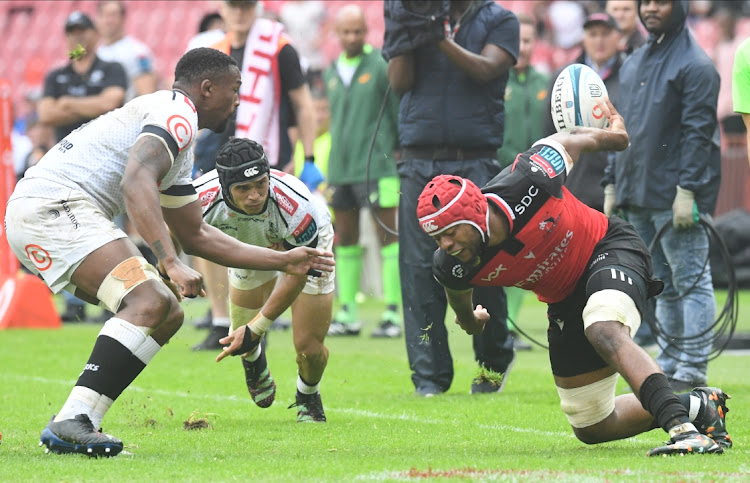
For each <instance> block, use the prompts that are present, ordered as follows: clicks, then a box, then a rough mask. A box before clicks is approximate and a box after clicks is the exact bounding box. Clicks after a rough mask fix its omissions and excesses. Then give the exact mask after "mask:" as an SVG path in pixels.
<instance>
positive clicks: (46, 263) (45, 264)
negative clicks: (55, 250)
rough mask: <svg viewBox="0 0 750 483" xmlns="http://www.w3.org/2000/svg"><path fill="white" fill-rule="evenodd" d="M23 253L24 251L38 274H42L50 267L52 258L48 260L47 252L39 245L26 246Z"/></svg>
mask: <svg viewBox="0 0 750 483" xmlns="http://www.w3.org/2000/svg"><path fill="white" fill-rule="evenodd" d="M24 251H26V256H27V257H29V260H31V263H33V264H34V266H35V267H36V268H37V270H39V271H40V272H43V271H45V270H47V269H49V267H51V266H52V258H50V256H49V252H48V251H47V250H45V249H44V248H42V247H40V246H39V245H26V246H25V247H24Z"/></svg>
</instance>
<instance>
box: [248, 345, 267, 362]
mask: <svg viewBox="0 0 750 483" xmlns="http://www.w3.org/2000/svg"><path fill="white" fill-rule="evenodd" d="M262 351H263V344H258V347H256V348H255V350H254V351H253V352H252V353H251V354H250V355H249V356H247V357H245V360H247V361H248V362H255V361H257V360H258V357H260V354H261V352H262Z"/></svg>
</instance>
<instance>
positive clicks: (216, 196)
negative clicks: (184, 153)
mask: <svg viewBox="0 0 750 483" xmlns="http://www.w3.org/2000/svg"><path fill="white" fill-rule="evenodd" d="M193 187H195V191H196V193H198V200H200V203H201V210H202V211H203V212H204V213H206V212H207V211H209V210H210V209H211V208H212V207H213V206H214V205H216V204H217V203H221V202H223V201H224V197H223V196H222V191H221V183H220V182H219V175H218V173H217V172H216V170H215V169H214V170H212V171H209V172H208V173H206V174H204V175H203V176H201V177H199V178H197V179H195V180H193Z"/></svg>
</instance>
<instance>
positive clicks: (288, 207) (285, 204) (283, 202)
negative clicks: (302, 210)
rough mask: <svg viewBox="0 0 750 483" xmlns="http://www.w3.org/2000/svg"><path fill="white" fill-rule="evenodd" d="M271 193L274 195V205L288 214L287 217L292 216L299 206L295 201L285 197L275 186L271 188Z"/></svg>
mask: <svg viewBox="0 0 750 483" xmlns="http://www.w3.org/2000/svg"><path fill="white" fill-rule="evenodd" d="M273 192H274V193H276V203H278V205H279V207H280V208H281V209H282V210H284V211H286V212H287V213H289V215H293V214H294V213H295V212H296V211H297V208H299V204H298V203H297V202H296V201H294V200H293V199H291V198H289V197H288V196H287V195H285V194H284V193H283V192H282V191H281V190H280V189H279V188H278V187H277V186H274V187H273ZM307 216H310V215H307Z"/></svg>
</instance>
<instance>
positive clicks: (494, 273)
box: [482, 263, 508, 282]
mask: <svg viewBox="0 0 750 483" xmlns="http://www.w3.org/2000/svg"><path fill="white" fill-rule="evenodd" d="M506 270H508V269H507V268H505V267H504V266H503V264H502V263H501V264H500V265H498V266H497V268H496V269H495V270H493V271H492V273H490V274H489V275H487V276H486V277H484V278H482V281H483V282H491V281H493V280H494V279H496V278H497V277H499V276H500V272H504V271H506Z"/></svg>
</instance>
